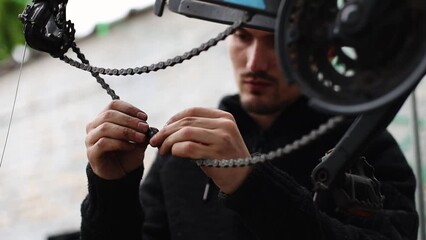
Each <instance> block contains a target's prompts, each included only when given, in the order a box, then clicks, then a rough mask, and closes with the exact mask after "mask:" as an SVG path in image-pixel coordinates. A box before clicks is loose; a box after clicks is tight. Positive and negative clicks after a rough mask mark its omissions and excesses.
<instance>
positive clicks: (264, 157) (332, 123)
mask: <svg viewBox="0 0 426 240" xmlns="http://www.w3.org/2000/svg"><path fill="white" fill-rule="evenodd" d="M343 119H344V118H343V117H342V116H336V117H333V118H330V119H329V120H328V121H327V122H325V123H324V124H321V125H320V126H319V127H318V128H317V129H314V130H312V131H311V132H310V133H308V134H306V135H303V136H302V137H301V138H299V139H297V140H295V141H294V142H292V143H289V144H287V145H285V146H284V147H282V148H277V149H276V150H274V151H270V152H269V153H266V154H259V153H256V154H253V155H252V156H250V157H247V158H239V159H221V160H219V159H199V160H196V161H195V163H196V164H197V165H198V166H200V167H215V168H228V167H244V166H249V165H254V164H256V163H260V162H265V161H270V160H273V159H275V158H279V157H282V156H284V155H288V154H290V153H292V152H293V151H295V150H298V149H300V148H301V147H303V146H306V145H308V144H309V143H311V142H313V141H314V140H316V139H318V138H319V137H320V136H322V135H324V134H325V133H327V132H328V131H329V130H331V129H333V128H335V127H336V126H337V125H338V123H340V122H342V121H343Z"/></svg>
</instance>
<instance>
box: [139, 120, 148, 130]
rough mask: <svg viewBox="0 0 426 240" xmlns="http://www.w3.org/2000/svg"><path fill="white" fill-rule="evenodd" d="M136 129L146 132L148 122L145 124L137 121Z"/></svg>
mask: <svg viewBox="0 0 426 240" xmlns="http://www.w3.org/2000/svg"><path fill="white" fill-rule="evenodd" d="M138 129H139V130H140V131H141V132H146V131H148V124H146V123H145V122H139V123H138Z"/></svg>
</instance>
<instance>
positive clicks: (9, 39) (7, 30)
mask: <svg viewBox="0 0 426 240" xmlns="http://www.w3.org/2000/svg"><path fill="white" fill-rule="evenodd" d="M27 3H28V0H0V61H1V60H3V59H6V58H8V57H10V54H11V52H12V51H13V48H14V47H15V46H16V45H17V44H23V43H24V35H23V25H22V23H21V22H20V20H19V19H18V14H20V13H21V12H22V11H23V10H24V8H25V5H26V4H27Z"/></svg>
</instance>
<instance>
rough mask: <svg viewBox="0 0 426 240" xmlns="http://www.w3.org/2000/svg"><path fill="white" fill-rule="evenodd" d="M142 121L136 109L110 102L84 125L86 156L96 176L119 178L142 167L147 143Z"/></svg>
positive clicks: (119, 102) (143, 120) (144, 115)
mask: <svg viewBox="0 0 426 240" xmlns="http://www.w3.org/2000/svg"><path fill="white" fill-rule="evenodd" d="M146 120H147V115H146V114H145V113H144V112H143V111H141V110H140V109H138V108H136V107H134V106H132V105H131V104H129V103H126V102H123V101H120V100H114V101H112V102H111V103H110V104H109V105H108V106H107V107H106V108H105V109H104V110H103V111H102V112H101V113H100V114H99V115H98V116H97V117H96V118H95V119H94V120H93V121H91V122H90V123H88V124H87V126H86V134H87V135H86V148H87V157H88V159H89V163H90V166H91V167H92V169H93V172H94V173H95V174H96V175H98V176H99V177H101V178H103V179H108V180H112V179H119V178H122V177H124V176H126V174H127V173H129V172H131V171H133V170H135V169H137V168H138V167H140V166H141V165H142V164H143V159H144V154H145V150H146V147H147V145H148V141H149V139H148V137H147V136H146V132H147V130H148V128H149V126H148V124H147V123H146Z"/></svg>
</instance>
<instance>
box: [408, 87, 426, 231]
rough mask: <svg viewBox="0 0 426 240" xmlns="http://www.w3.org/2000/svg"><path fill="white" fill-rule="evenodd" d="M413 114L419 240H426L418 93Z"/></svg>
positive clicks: (412, 110) (414, 99) (413, 98)
mask: <svg viewBox="0 0 426 240" xmlns="http://www.w3.org/2000/svg"><path fill="white" fill-rule="evenodd" d="M411 107H412V109H411V112H412V118H413V136H414V157H415V161H416V174H417V179H418V184H417V190H418V198H417V204H418V210H419V223H420V228H419V237H420V238H419V239H420V240H426V229H425V214H426V212H425V206H424V192H423V180H424V179H423V171H422V169H423V168H422V157H421V152H420V137H419V122H418V116H417V101H416V93H415V91H413V93H412V94H411Z"/></svg>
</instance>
